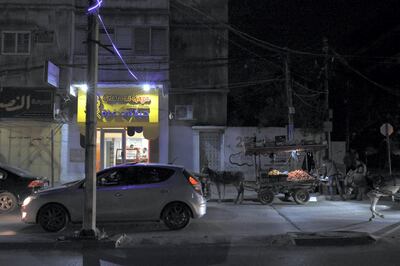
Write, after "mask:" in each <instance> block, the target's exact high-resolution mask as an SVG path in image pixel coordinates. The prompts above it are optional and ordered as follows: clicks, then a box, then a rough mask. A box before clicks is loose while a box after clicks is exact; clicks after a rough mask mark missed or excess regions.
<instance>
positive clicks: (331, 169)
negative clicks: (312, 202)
mask: <svg viewBox="0 0 400 266" xmlns="http://www.w3.org/2000/svg"><path fill="white" fill-rule="evenodd" d="M322 162H323V164H322V167H323V173H324V176H325V177H327V178H328V189H329V196H330V200H333V185H334V183H336V186H337V189H338V191H339V194H340V197H342V198H343V194H342V193H343V192H342V188H341V186H340V184H339V180H338V176H339V171H338V170H337V168H336V164H335V162H334V161H333V160H331V159H329V158H328V157H327V156H325V157H324V158H323V159H322Z"/></svg>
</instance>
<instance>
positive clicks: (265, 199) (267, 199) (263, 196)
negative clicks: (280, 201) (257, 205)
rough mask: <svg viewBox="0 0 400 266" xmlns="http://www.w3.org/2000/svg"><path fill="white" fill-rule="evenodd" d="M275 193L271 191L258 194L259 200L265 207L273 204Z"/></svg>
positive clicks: (262, 191)
mask: <svg viewBox="0 0 400 266" xmlns="http://www.w3.org/2000/svg"><path fill="white" fill-rule="evenodd" d="M274 197H275V195H274V193H273V192H272V191H271V190H268V189H266V190H261V191H260V192H259V193H258V200H259V201H260V202H261V204H263V205H267V204H271V203H272V201H274Z"/></svg>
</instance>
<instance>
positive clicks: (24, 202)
mask: <svg viewBox="0 0 400 266" xmlns="http://www.w3.org/2000/svg"><path fill="white" fill-rule="evenodd" d="M34 199H36V197H35V196H29V197H27V198H26V199H24V201H23V202H22V206H27V205H28V204H29V203H31V201H32V200H34Z"/></svg>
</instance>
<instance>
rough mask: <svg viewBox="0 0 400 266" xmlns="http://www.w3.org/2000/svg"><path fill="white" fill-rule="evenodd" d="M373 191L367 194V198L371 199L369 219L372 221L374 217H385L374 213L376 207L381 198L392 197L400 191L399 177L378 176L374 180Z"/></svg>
mask: <svg viewBox="0 0 400 266" xmlns="http://www.w3.org/2000/svg"><path fill="white" fill-rule="evenodd" d="M373 186H374V189H373V190H371V191H370V192H368V193H367V196H368V197H369V198H370V199H371V206H370V210H371V213H372V215H371V218H369V221H372V219H374V218H375V217H376V216H379V217H381V218H385V216H384V215H383V214H381V213H379V212H378V211H376V205H377V204H378V201H379V199H380V198H381V197H392V198H393V197H394V194H396V193H397V192H398V191H399V189H400V178H399V177H383V176H379V177H378V178H376V179H375V180H374V185H373Z"/></svg>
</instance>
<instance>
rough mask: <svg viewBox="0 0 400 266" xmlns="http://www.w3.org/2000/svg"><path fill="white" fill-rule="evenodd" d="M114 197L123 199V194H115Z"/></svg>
mask: <svg viewBox="0 0 400 266" xmlns="http://www.w3.org/2000/svg"><path fill="white" fill-rule="evenodd" d="M114 196H116V197H118V198H119V197H122V194H121V193H115V194H114Z"/></svg>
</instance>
